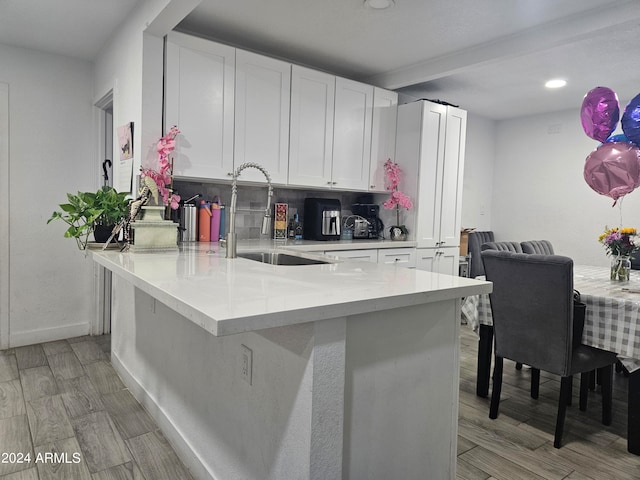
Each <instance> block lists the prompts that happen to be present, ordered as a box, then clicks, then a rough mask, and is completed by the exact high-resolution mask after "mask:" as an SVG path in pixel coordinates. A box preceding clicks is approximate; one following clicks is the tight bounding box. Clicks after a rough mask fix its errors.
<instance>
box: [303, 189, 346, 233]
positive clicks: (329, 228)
mask: <svg viewBox="0 0 640 480" xmlns="http://www.w3.org/2000/svg"><path fill="white" fill-rule="evenodd" d="M341 208H342V207H341V205H340V200H337V199H331V198H305V199H304V218H303V221H304V230H303V232H302V235H303V238H304V239H305V240H340V210H341Z"/></svg>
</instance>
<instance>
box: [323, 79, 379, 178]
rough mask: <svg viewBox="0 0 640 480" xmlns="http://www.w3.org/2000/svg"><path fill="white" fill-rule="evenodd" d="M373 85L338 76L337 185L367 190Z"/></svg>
mask: <svg viewBox="0 0 640 480" xmlns="http://www.w3.org/2000/svg"><path fill="white" fill-rule="evenodd" d="M372 107H373V86H371V85H365V84H364V83H359V82H354V81H352V80H347V79H345V78H339V77H338V78H336V105H335V121H334V134H333V163H332V170H331V183H332V186H333V187H335V188H340V189H350V190H367V187H368V185H369V163H370V159H371V115H372Z"/></svg>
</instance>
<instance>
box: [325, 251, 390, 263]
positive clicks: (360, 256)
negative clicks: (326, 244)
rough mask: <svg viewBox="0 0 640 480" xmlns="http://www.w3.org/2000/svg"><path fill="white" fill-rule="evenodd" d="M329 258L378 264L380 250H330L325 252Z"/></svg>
mask: <svg viewBox="0 0 640 480" xmlns="http://www.w3.org/2000/svg"><path fill="white" fill-rule="evenodd" d="M324 254H325V255H327V256H329V257H337V258H348V259H349V260H357V261H361V262H372V263H377V262H378V250H377V249H369V250H329V251H326V252H324Z"/></svg>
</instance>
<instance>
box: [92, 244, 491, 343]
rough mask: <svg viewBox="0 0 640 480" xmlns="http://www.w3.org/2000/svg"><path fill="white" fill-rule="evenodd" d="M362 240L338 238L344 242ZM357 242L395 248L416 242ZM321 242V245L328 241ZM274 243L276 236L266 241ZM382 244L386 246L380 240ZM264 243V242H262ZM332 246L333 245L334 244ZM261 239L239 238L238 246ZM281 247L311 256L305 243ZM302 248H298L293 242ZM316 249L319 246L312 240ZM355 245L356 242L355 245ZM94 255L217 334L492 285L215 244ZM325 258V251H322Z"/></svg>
mask: <svg viewBox="0 0 640 480" xmlns="http://www.w3.org/2000/svg"><path fill="white" fill-rule="evenodd" d="M356 242H358V241H357V240H354V241H352V242H349V241H347V242H343V241H341V242H331V244H334V243H338V244H339V246H340V248H336V249H344V246H345V245H353V244H354V243H356ZM361 242H363V243H360V242H358V243H357V248H369V247H364V246H363V245H365V244H367V245H368V244H372V243H373V244H375V245H376V246H375V247H370V248H390V247H389V246H387V245H388V244H389V243H391V244H393V247H399V244H404V245H403V246H413V245H408V244H410V243H411V242H380V241H376V242H368V243H367V242H366V241H361ZM318 243H322V251H326V250H331V248H326V247H328V246H329V245H331V244H330V243H328V242H318ZM268 244H269V245H271V246H273V242H269V243H268ZM383 244H384V245H385V246H384V247H383V246H382V245H383ZM260 245H262V247H260V248H264V245H265V244H264V243H262V244H260ZM331 246H333V245H331ZM258 247H259V245H258V243H256V244H254V245H251V244H250V242H249V243H248V242H242V243H241V244H240V245H239V248H238V252H242V251H245V250H246V251H248V250H255V249H256V248H258ZM291 247H292V245H291V244H290V243H289V244H287V245H283V244H280V245H279V246H278V248H279V249H281V250H283V251H286V250H289V251H290V252H292V253H294V254H296V255H301V256H307V257H313V258H319V255H318V254H313V253H307V252H303V251H302V250H308V248H304V247H305V246H304V245H301V244H298V245H296V244H295V242H294V245H293V247H294V248H293V249H292V248H291ZM296 247H297V248H296ZM306 247H311V249H312V250H313V249H314V248H315V245H310V246H309V245H307V246H306ZM355 248H356V247H355V246H354V247H352V249H355ZM91 253H92V254H93V258H94V260H95V261H96V262H97V263H99V264H100V265H102V266H104V267H106V268H107V269H109V270H111V271H112V272H114V273H115V274H116V275H118V276H120V277H123V278H124V279H126V280H127V281H129V282H131V283H132V284H133V285H134V286H136V287H138V288H140V289H141V290H142V291H144V292H146V293H148V294H149V295H151V296H153V297H154V298H156V299H158V300H159V301H160V302H162V303H163V304H165V305H167V306H168V307H169V308H171V309H173V310H175V311H176V312H178V313H180V314H181V315H183V316H185V317H186V318H188V319H190V320H191V321H193V322H194V323H196V324H197V325H200V326H201V327H202V328H204V329H205V330H207V331H209V332H211V333H212V334H214V335H230V334H234V333H240V332H246V331H252V330H260V329H264V328H271V327H278V326H285V325H294V324H298V323H304V322H311V321H316V320H324V319H330V318H336V317H342V316H348V315H355V314H361V313H367V312H371V311H376V310H386V309H393V308H399V307H404V306H409V305H418V304H423V303H431V302H436V301H441V300H451V299H456V298H460V297H465V296H468V295H477V294H482V293H489V292H490V291H491V283H490V282H484V281H477V280H471V279H468V278H463V277H453V276H450V275H440V274H436V273H431V272H425V271H421V270H416V269H408V268H403V267H395V266H389V265H379V264H375V263H368V262H354V261H348V260H345V261H342V260H336V259H333V258H332V259H330V261H331V262H332V263H328V264H324V265H304V266H277V265H269V264H263V263H260V262H257V261H254V260H248V259H244V258H236V259H226V258H225V257H224V249H221V248H220V247H219V245H218V244H216V243H205V244H199V243H194V244H186V245H183V246H181V247H180V251H179V252H158V253H131V252H125V253H121V252H119V251H117V250H106V251H102V250H93V251H92V252H91ZM321 258H322V259H325V260H326V259H327V257H321Z"/></svg>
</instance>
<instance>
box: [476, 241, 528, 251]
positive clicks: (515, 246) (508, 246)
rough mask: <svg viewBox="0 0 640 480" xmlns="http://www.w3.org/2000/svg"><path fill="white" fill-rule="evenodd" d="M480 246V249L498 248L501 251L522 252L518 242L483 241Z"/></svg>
mask: <svg viewBox="0 0 640 480" xmlns="http://www.w3.org/2000/svg"><path fill="white" fill-rule="evenodd" d="M480 248H481V250H482V251H485V250H499V251H503V252H515V253H522V246H520V243H519V242H485V243H483V244H482V246H481V247H480Z"/></svg>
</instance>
